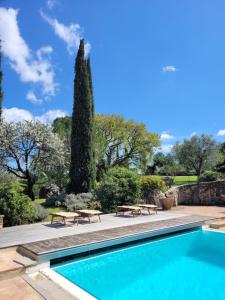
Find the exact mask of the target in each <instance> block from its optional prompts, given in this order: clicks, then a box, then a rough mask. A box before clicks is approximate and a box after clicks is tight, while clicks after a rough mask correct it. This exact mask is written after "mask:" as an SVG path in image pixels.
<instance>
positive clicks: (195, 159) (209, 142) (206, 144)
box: [173, 134, 218, 176]
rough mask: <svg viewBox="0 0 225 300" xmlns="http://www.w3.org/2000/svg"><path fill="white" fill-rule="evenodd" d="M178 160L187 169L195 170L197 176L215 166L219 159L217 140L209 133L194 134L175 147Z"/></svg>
mask: <svg viewBox="0 0 225 300" xmlns="http://www.w3.org/2000/svg"><path fill="white" fill-rule="evenodd" d="M173 151H174V152H175V155H176V158H177V160H178V161H179V162H180V163H181V164H182V165H184V166H185V168H186V169H187V170H194V171H195V173H196V175H197V176H201V174H202V172H203V171H205V170H207V169H210V168H212V167H214V166H215V165H216V163H217V159H218V150H217V145H216V142H215V141H214V140H213V139H212V138H211V137H210V136H208V135H204V134H203V135H201V136H193V137H192V138H191V139H185V140H184V142H183V143H182V144H179V143H176V145H175V146H174V148H173Z"/></svg>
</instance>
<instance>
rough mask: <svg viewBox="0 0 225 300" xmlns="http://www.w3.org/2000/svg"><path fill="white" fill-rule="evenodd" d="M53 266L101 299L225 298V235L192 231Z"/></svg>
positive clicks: (176, 299) (174, 299)
mask: <svg viewBox="0 0 225 300" xmlns="http://www.w3.org/2000/svg"><path fill="white" fill-rule="evenodd" d="M52 269H53V270H54V271H55V272H57V273H59V274H60V275H62V276H64V277H65V278H66V279H68V280H70V281H71V282H73V283H74V284H76V285H77V286H79V287H81V288H82V289H84V290H85V291H87V292H88V293H90V294H91V295H92V296H94V297H96V298H97V299H102V300H105V299H106V300H113V299H116V300H121V299H123V300H128V299H129V300H131V299H157V300H167V299H173V300H178V299H179V300H190V299H191V300H195V299H196V300H197V299H198V300H203V299H204V300H211V299H217V300H224V299H225V291H224V282H225V234H223V233H218V232H209V231H203V230H194V231H191V232H185V233H180V234H175V235H172V236H166V237H161V238H157V239H155V240H147V241H144V242H139V243H136V244H135V245H129V246H125V247H120V248H118V249H114V250H110V251H107V252H103V253H98V254H95V255H91V256H88V257H84V258H80V259H75V260H73V261H70V262H66V263H61V264H58V265H56V266H54V265H53V266H52Z"/></svg>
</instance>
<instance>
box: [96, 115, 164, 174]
mask: <svg viewBox="0 0 225 300" xmlns="http://www.w3.org/2000/svg"><path fill="white" fill-rule="evenodd" d="M95 120H96V121H95V124H96V140H97V141H96V144H97V145H96V157H97V162H98V166H99V165H100V164H101V163H102V162H104V168H105V170H108V169H109V168H111V167H115V166H126V167H128V166H132V167H136V168H137V169H139V170H142V172H145V169H146V167H147V162H148V161H149V160H150V158H151V157H152V155H153V149H154V147H158V146H159V145H160V142H159V136H158V135H157V134H154V133H151V132H149V131H147V129H146V127H145V125H144V124H142V123H141V124H137V123H135V122H133V121H132V120H128V121H126V120H125V119H124V118H123V117H122V116H118V115H96V117H95Z"/></svg>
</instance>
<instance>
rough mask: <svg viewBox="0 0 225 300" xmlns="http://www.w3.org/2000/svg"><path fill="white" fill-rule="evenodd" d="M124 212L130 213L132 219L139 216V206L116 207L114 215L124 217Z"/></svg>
mask: <svg viewBox="0 0 225 300" xmlns="http://www.w3.org/2000/svg"><path fill="white" fill-rule="evenodd" d="M125 212H131V214H132V215H133V217H134V216H135V215H136V216H137V215H141V208H140V207H139V206H134V205H120V206H117V207H116V215H118V214H122V215H124V214H125Z"/></svg>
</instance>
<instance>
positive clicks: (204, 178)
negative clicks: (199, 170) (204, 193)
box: [199, 171, 219, 182]
mask: <svg viewBox="0 0 225 300" xmlns="http://www.w3.org/2000/svg"><path fill="white" fill-rule="evenodd" d="M218 179H219V173H217V172H215V171H205V172H204V173H203V174H202V175H201V176H200V177H199V182H210V181H216V180H218Z"/></svg>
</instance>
